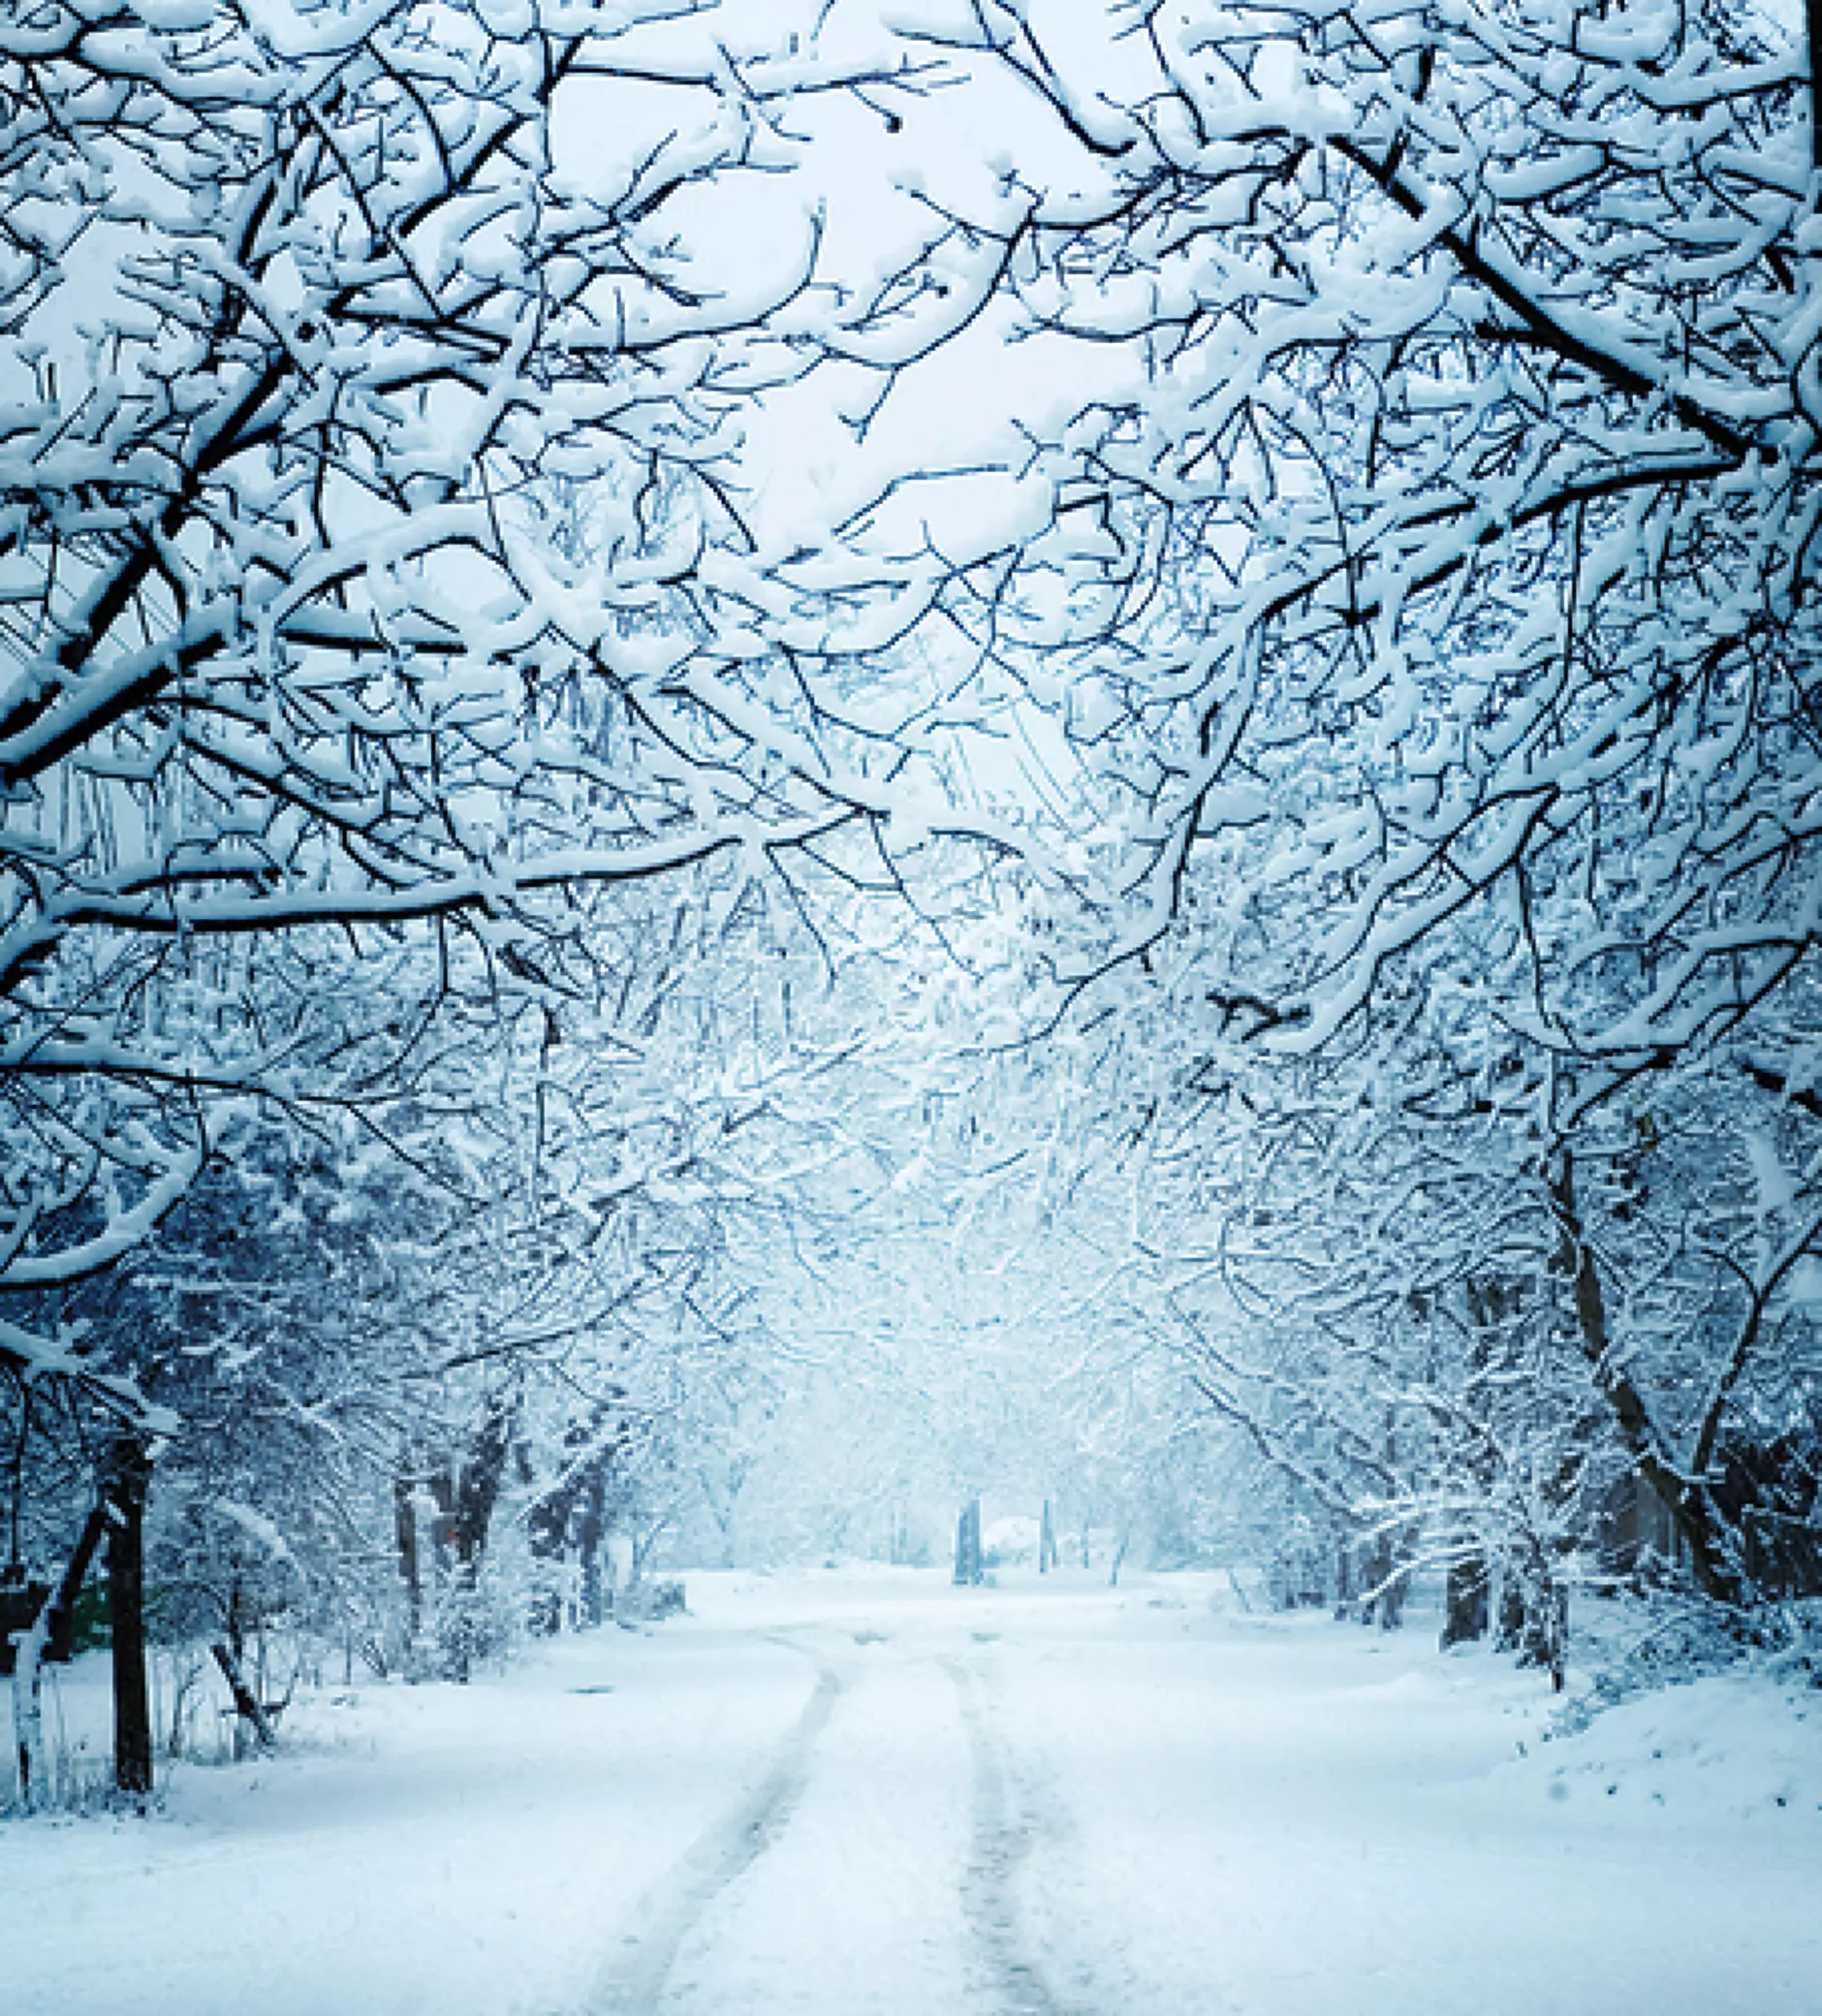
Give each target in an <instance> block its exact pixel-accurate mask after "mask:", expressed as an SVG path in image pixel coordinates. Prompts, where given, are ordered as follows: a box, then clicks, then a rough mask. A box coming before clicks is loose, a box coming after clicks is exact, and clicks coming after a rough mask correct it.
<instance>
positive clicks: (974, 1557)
mask: <svg viewBox="0 0 1822 2016" xmlns="http://www.w3.org/2000/svg"><path fill="white" fill-rule="evenodd" d="M986 1579H987V1568H986V1564H985V1563H984V1562H983V1561H982V1559H981V1501H980V1499H979V1498H970V1499H969V1500H968V1502H967V1503H966V1504H965V1505H963V1506H962V1508H961V1517H960V1519H959V1520H958V1521H957V1523H956V1575H955V1582H956V1587H957V1588H958V1589H976V1588H979V1586H980V1585H981V1584H982V1583H983V1582H984V1581H986Z"/></svg>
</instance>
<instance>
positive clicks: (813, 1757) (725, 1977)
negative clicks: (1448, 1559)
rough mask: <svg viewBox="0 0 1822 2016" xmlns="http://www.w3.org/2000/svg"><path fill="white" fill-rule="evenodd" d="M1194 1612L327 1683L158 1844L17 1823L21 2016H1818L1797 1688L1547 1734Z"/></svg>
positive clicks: (763, 1595)
mask: <svg viewBox="0 0 1822 2016" xmlns="http://www.w3.org/2000/svg"><path fill="white" fill-rule="evenodd" d="M1209 1593H1210V1591H1209V1585H1208V1584H1207V1583H1205V1582H1202V1581H1199V1580H1197V1579H1195V1578H1157V1579H1155V1580H1152V1581H1149V1582H1142V1583H1141V1584H1139V1585H1138V1586H1136V1587H1135V1588H1133V1589H1130V1590H1126V1591H1119V1592H1110V1591H1106V1590H1103V1589H1100V1588H1098V1587H1095V1586H1093V1585H1091V1584H1089V1583H1088V1582H1087V1581H1086V1580H1085V1579H1084V1581H1082V1582H1080V1583H1075V1584H1072V1583H1070V1582H1069V1581H1068V1580H1067V1579H1066V1578H1065V1579H1064V1580H1063V1581H1061V1582H1060V1583H1059V1582H1057V1581H1056V1580H1054V1579H1052V1581H1050V1582H1048V1583H1046V1584H1045V1585H1043V1586H1038V1585H1035V1584H1032V1585H1029V1586H1025V1585H1021V1586H1020V1587H1018V1588H1015V1589H1006V1590H997V1591H953V1590H950V1589H949V1588H948V1587H947V1586H946V1585H945V1584H944V1583H943V1582H942V1581H941V1580H940V1579H939V1578H938V1577H935V1576H931V1575H921V1576H920V1575H913V1574H910V1573H908V1572H897V1573H880V1572H875V1573H870V1574H867V1573H853V1574H845V1575H825V1576H816V1577H807V1578H795V1579H787V1578H782V1577H780V1578H776V1579H770V1578H753V1577H714V1578H704V1579H701V1580H699V1581H698V1582H696V1583H695V1584H694V1585H693V1586H692V1604H693V1608H694V1609H695V1611H696V1613H697V1614H696V1615H695V1616H694V1617H692V1618H689V1619H685V1620H682V1621H679V1622H676V1623H674V1624H667V1625H665V1626H664V1627H663V1628H662V1629H661V1630H660V1631H659V1632H657V1633H656V1634H654V1635H653V1636H651V1637H649V1638H644V1637H635V1636H631V1635H629V1634H626V1633H620V1632H612V1631H611V1632H606V1633H600V1634H596V1635H594V1636H592V1637H589V1638H586V1639H581V1640H575V1641H569V1642H566V1643H564V1644H562V1645H560V1646H558V1647H557V1648H555V1649H554V1650H553V1651H552V1652H551V1653H550V1654H549V1655H548V1656H544V1657H541V1658H539V1659H537V1660H536V1661H533V1662H529V1663H527V1664H526V1665H524V1666H522V1667H520V1668H518V1669H517V1670H516V1671H515V1672H514V1673H513V1674H512V1675H511V1676H509V1677H508V1678H506V1679H505V1680H502V1681H499V1682H497V1683H491V1684H488V1685H481V1686H476V1687H472V1688H467V1689H456V1688H442V1687H434V1688H403V1687H385V1688H357V1689H354V1690H352V1691H350V1692H341V1693H330V1694H327V1695H325V1696H324V1697H322V1698H321V1699H320V1700H319V1701H318V1702H316V1703H314V1704H312V1705H311V1706H310V1708H309V1710H308V1712H307V1713H306V1714H305V1715H304V1716H303V1717H300V1718H299V1719H298V1725H297V1734H298V1748H296V1749H294V1751H293V1752H292V1753H291V1754H289V1755H287V1756H285V1757H283V1758H280V1759H279V1760H277V1761H275V1762H273V1763H270V1764H266V1765H262V1766H259V1767H257V1768H243V1769H239V1770H234V1771H204V1770H200V1769H195V1770H191V1771H188V1772H186V1773H180V1774H179V1775H178V1776H177V1777H176V1779H175V1780H174V1782H173V1789H172V1795H171V1817H170V1818H169V1819H166V1820H162V1821H157V1822H153V1823H151V1824H141V1823H131V1822H121V1823H117V1824H109V1823H95V1822H87V1823H82V1824H78V1825H67V1824H66V1825H55V1824H50V1823H46V1822H34V1823H30V1824H20V1825H15V1826H12V1827H10V1828H4V1829H0V2009H3V2010H5V2011H6V2012H7V2016H41V2012H42V2016H50V2012H52V2011H55V2012H56V2016H167V2012H170V2016H175V2012H178V2011H182V2012H184V2016H227V2012H229V2011H235V2012H239V2011H242V2010H253V2011H258V2012H259V2016H330V2012H333V2016H344V2012H346V2016H418V2012H423V2016H429V2012H431V2011H435V2012H436V2016H469V2012H473V2016H772V2012H777V2016H783V2012H786V2011H792V2012H806V2016H1205V2012H1207V2016H1237V2012H1242V2011H1243V2012H1247V2016H1382V2012H1383V2016H1393V2012H1395V2011H1396V2012H1398V2016H1521V2012H1522V2016H1553V2012H1556V2016H1583V2012H1586V2016H1607V2012H1617V2016H1626V2012H1629V2011H1633V2010H1637V2011H1640V2012H1642V2016H1643V2012H1647V2011H1649V2016H1698V2012H1699V2016H1733V2012H1738V2016H1822V1910H1818V1908H1817V1906H1816V1899H1817V1897H1818V1896H1822V1695H1818V1694H1816V1693H1815V1692H1814V1691H1812V1690H1807V1689H1802V1688H1797V1687H1791V1688H1786V1689H1780V1688H1778V1687H1777V1686H1775V1685H1770V1684H1768V1683H1765V1682H1763V1681H1761V1682H1756V1683H1749V1682H1743V1681H1741V1682H1735V1681H1715V1682H1707V1683H1703V1684H1702V1685H1700V1686H1697V1687H1683V1688H1679V1689H1676V1690H1675V1691H1674V1693H1673V1694H1672V1695H1670V1696H1666V1697H1664V1698H1662V1699H1660V1700H1658V1701H1655V1702H1651V1703H1644V1704H1640V1705H1638V1706H1637V1707H1635V1708H1627V1709H1622V1710H1620V1711H1618V1712H1617V1714H1616V1715H1614V1716H1610V1717H1606V1718H1605V1719H1604V1720H1603V1721H1602V1722H1600V1723H1597V1724H1596V1726H1595V1728H1594V1729H1593V1730H1592V1731H1591V1732H1590V1733H1589V1734H1588V1735H1586V1736H1583V1737H1577V1738H1571V1739H1565V1740H1558V1741H1555V1742H1552V1743H1549V1744H1544V1745H1541V1746H1540V1743H1539V1740H1538V1739H1539V1737H1540V1735H1541V1733H1542V1729H1543V1725H1544V1722H1545V1718H1546V1717H1547V1716H1548V1714H1549V1712H1550V1709H1551V1706H1552V1704H1551V1702H1550V1700H1549V1697H1548V1695H1547V1694H1545V1693H1544V1692H1543V1690H1542V1689H1541V1688H1540V1687H1539V1686H1538V1685H1537V1683H1536V1682H1535V1681H1534V1680H1531V1679H1528V1678H1525V1677H1523V1676H1519V1675H1516V1674H1514V1673H1512V1672H1511V1671H1510V1670H1509V1668H1507V1667H1506V1666H1505V1665H1504V1664H1503V1663H1502V1662H1499V1661H1496V1660H1494V1659H1492V1658H1491V1657H1487V1656H1482V1655H1478V1654H1475V1655H1470V1656H1467V1657H1455V1658H1450V1659H1441V1658H1438V1657H1437V1656H1436V1655H1435V1654H1434V1652H1433V1650H1431V1642H1430V1641H1429V1638H1428V1635H1427V1634H1426V1633H1425V1632H1423V1631H1422V1629H1421V1628H1419V1629H1414V1630H1412V1631H1408V1632H1406V1633H1403V1634H1399V1635H1398V1636H1396V1637H1391V1638H1388V1637H1383V1636H1380V1635H1378V1634H1372V1633H1367V1632H1364V1631H1359V1630H1356V1629H1351V1628H1342V1627H1336V1626H1335V1625H1333V1624H1330V1623H1329V1622H1326V1621H1320V1620H1298V1621H1293V1622H1285V1621H1280V1620H1265V1619H1247V1618H1245V1617H1241V1616H1236V1615H1234V1614H1232V1610H1231V1606H1222V1605H1215V1604H1211V1603H1210V1601H1209ZM1811 1704H1814V1709H1815V1712H1814V1714H1813V1715H1811V1713H1810V1705H1811ZM1521 1744H1523V1745H1524V1746H1525V1748H1526V1749H1527V1751H1528V1752H1529V1754H1527V1755H1524V1756H1520V1755H1519V1754H1518V1750H1519V1747H1520V1745H1521Z"/></svg>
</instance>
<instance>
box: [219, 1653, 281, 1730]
mask: <svg viewBox="0 0 1822 2016" xmlns="http://www.w3.org/2000/svg"><path fill="white" fill-rule="evenodd" d="M209 1654H210V1656H211V1657H212V1658H213V1659H214V1661H215V1663H216V1665H218V1666H219V1667H220V1668H221V1677H222V1678H223V1679H224V1680H225V1681H226V1682H227V1683H228V1691H229V1693H230V1694H232V1695H233V1696H234V1704H235V1719H236V1728H239V1729H246V1730H251V1731H252V1735H253V1741H254V1743H255V1744H257V1745H258V1747H259V1748H261V1749H263V1750H269V1749H273V1748H276V1747H277V1741H278V1739H277V1737H276V1736H275V1735H274V1734H273V1731H272V1724H271V1720H270V1718H269V1717H267V1713H266V1705H265V1703H264V1702H262V1701H261V1699H260V1697H259V1696H258V1695H257V1694H256V1693H255V1692H254V1691H253V1689H252V1688H251V1687H250V1686H248V1685H247V1681H246V1675H245V1673H244V1672H243V1671H242V1670H241V1665H240V1660H239V1658H238V1656H237V1655H236V1652H235V1650H234V1648H233V1647H231V1646H228V1645H223V1644H216V1645H211V1646H210V1647H209ZM235 1754H236V1756H239V1755H241V1754H242V1744H241V1743H240V1742H236V1745H235Z"/></svg>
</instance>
